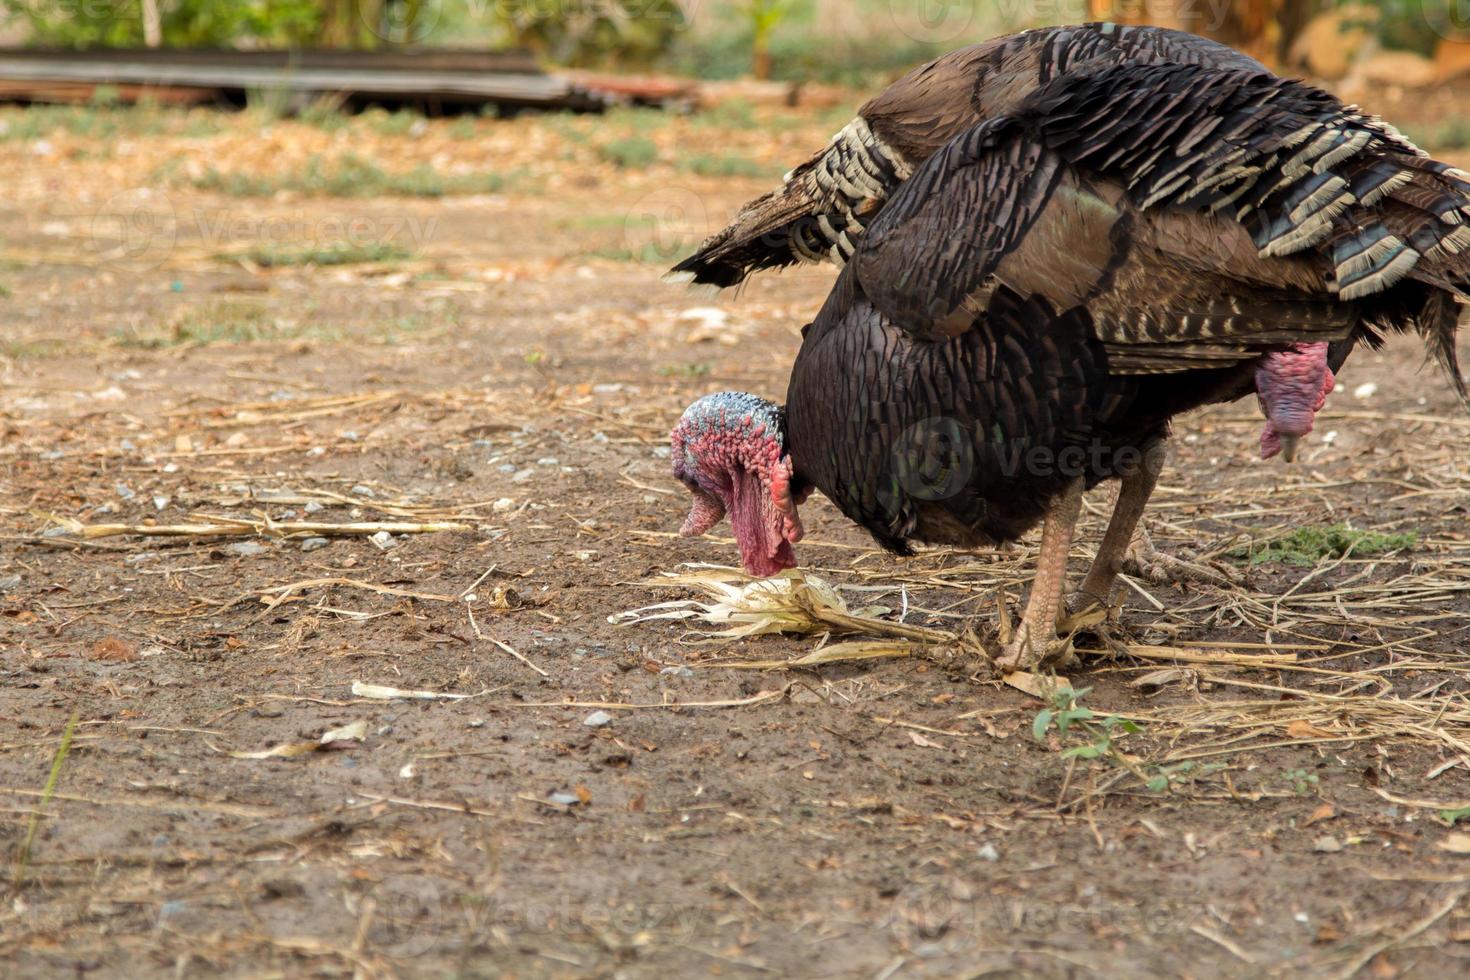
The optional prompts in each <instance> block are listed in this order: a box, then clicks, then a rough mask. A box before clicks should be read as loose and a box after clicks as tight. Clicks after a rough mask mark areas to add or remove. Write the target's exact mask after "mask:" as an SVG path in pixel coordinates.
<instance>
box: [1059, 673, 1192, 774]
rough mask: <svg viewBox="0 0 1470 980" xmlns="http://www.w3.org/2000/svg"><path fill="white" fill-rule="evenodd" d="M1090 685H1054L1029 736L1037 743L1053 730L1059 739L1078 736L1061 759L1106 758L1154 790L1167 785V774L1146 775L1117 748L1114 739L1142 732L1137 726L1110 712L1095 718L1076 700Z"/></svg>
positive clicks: (1063, 752) (1093, 714) (1089, 690)
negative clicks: (1075, 688) (1074, 687)
mask: <svg viewBox="0 0 1470 980" xmlns="http://www.w3.org/2000/svg"><path fill="white" fill-rule="evenodd" d="M1091 690H1092V688H1090V687H1084V688H1082V689H1081V690H1078V691H1074V690H1072V688H1070V687H1061V688H1057V690H1056V691H1055V692H1053V694H1052V697H1051V706H1050V707H1048V708H1043V709H1042V710H1041V711H1039V712H1037V714H1036V718H1035V719H1034V720H1033V721H1032V723H1031V736H1032V737H1033V738H1035V739H1036V740H1037V741H1038V742H1044V741H1046V736H1047V733H1048V732H1051V731H1053V730H1054V731H1055V732H1056V733H1057V736H1058V738H1059V739H1065V738H1067V737H1068V736H1074V737H1076V736H1080V737H1081V741H1079V742H1078V743H1077V744H1074V745H1070V746H1068V747H1067V748H1064V749H1063V750H1062V758H1064V759H1107V760H1109V761H1110V762H1112V763H1113V764H1114V765H1116V766H1119V767H1120V768H1123V769H1126V770H1128V771H1129V772H1131V773H1133V775H1135V776H1137V777H1138V779H1139V781H1140V782H1142V783H1144V784H1145V785H1146V786H1148V788H1149V789H1151V790H1153V791H1154V792H1162V791H1164V790H1166V789H1168V788H1169V777H1168V775H1167V774H1162V773H1160V774H1156V775H1154V776H1149V774H1148V773H1146V772H1144V771H1143V770H1142V769H1141V768H1139V766H1138V764H1137V763H1136V762H1134V761H1133V760H1132V759H1130V758H1128V757H1127V756H1126V755H1124V754H1123V752H1122V751H1120V750H1119V749H1118V746H1117V740H1118V738H1119V737H1120V736H1122V735H1133V734H1137V733H1138V732H1140V731H1142V730H1143V729H1141V728H1140V727H1139V726H1138V725H1136V724H1134V723H1133V722H1131V721H1129V720H1128V719H1126V718H1119V717H1118V716H1117V715H1109V716H1108V717H1106V718H1098V716H1097V714H1096V713H1095V712H1093V710H1092V709H1091V708H1084V707H1082V706H1081V705H1080V704H1079V703H1078V702H1079V701H1081V700H1082V698H1083V697H1085V696H1086V695H1087V694H1088V693H1089V692H1091Z"/></svg>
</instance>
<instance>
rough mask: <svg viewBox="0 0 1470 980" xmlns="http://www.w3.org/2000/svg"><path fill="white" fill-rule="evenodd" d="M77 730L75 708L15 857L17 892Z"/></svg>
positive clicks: (53, 757)
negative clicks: (39, 800) (37, 832)
mask: <svg viewBox="0 0 1470 980" xmlns="http://www.w3.org/2000/svg"><path fill="white" fill-rule="evenodd" d="M76 730H77V709H75V708H73V709H72V712H71V719H70V720H69V721H67V723H66V730H65V731H64V732H62V733H61V745H59V746H58V747H57V749H56V754H55V755H54V756H52V757H51V774H50V775H49V776H47V777H46V787H45V789H43V790H42V791H41V802H40V803H39V804H37V806H36V810H35V812H34V813H32V814H31V820H30V823H29V825H28V826H27V827H26V836H25V840H23V841H21V845H20V849H19V850H18V851H17V852H16V855H15V881H14V884H15V890H16V891H19V890H20V889H21V886H22V885H24V884H25V879H26V869H27V868H28V867H29V866H30V863H31V848H32V847H34V846H35V843H36V831H38V830H40V829H41V814H42V813H43V812H44V811H45V809H46V807H47V805H48V804H50V802H51V797H52V796H54V795H55V794H56V784H57V783H58V782H60V781H61V768H62V766H64V765H66V757H67V755H68V754H69V753H70V752H71V737H72V735H73V734H75V732H76Z"/></svg>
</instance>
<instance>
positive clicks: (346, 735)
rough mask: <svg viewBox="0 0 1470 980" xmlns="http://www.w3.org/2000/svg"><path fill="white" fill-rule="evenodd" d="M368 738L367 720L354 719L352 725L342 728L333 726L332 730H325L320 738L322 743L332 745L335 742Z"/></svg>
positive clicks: (359, 740)
mask: <svg viewBox="0 0 1470 980" xmlns="http://www.w3.org/2000/svg"><path fill="white" fill-rule="evenodd" d="M365 738H367V722H365V721H354V722H353V723H352V724H350V725H343V726H342V727H341V728H333V729H332V730H331V731H327V732H323V733H322V737H321V738H320V739H318V744H320V745H331V744H332V743H333V742H361V741H362V740H363V739H365Z"/></svg>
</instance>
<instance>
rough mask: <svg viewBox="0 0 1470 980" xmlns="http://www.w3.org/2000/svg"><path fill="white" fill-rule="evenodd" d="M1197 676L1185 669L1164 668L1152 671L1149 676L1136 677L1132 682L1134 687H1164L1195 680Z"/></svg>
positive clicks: (1131, 684)
mask: <svg viewBox="0 0 1470 980" xmlns="http://www.w3.org/2000/svg"><path fill="white" fill-rule="evenodd" d="M1195 676H1196V674H1195V672H1194V671H1192V670H1185V669H1184V668H1183V667H1164V668H1163V669H1161V670H1151V671H1149V672H1148V673H1147V674H1143V675H1142V676H1139V677H1135V678H1134V679H1133V680H1132V681H1131V682H1130V686H1132V687H1164V686H1165V685H1168V684H1180V683H1184V682H1187V681H1192V680H1194V678H1195Z"/></svg>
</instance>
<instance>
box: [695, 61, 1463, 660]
mask: <svg viewBox="0 0 1470 980" xmlns="http://www.w3.org/2000/svg"><path fill="white" fill-rule="evenodd" d="M1467 220H1470V174H1466V173H1465V172H1463V171H1460V170H1456V169H1454V168H1452V167H1449V166H1447V165H1445V164H1442V163H1439V162H1437V161H1435V160H1432V159H1430V158H1428V157H1427V156H1425V155H1424V154H1423V153H1422V152H1421V151H1419V150H1418V149H1417V148H1416V147H1414V146H1413V145H1412V144H1411V143H1409V142H1407V141H1406V140H1404V139H1403V137H1401V136H1400V135H1399V134H1398V133H1397V132H1396V131H1395V130H1393V129H1392V128H1391V127H1389V126H1387V125H1385V124H1382V123H1380V122H1378V121H1376V120H1373V119H1370V118H1367V117H1365V116H1363V115H1361V114H1359V113H1358V112H1357V111H1356V110H1354V109H1353V108H1351V107H1347V106H1344V105H1343V104H1342V103H1341V102H1339V101H1338V100H1337V99H1335V98H1333V97H1332V96H1331V95H1329V94H1327V93H1325V92H1323V91H1320V90H1318V89H1314V88H1312V87H1310V86H1307V85H1304V84H1302V83H1299V82H1295V81H1291V80H1286V79H1281V78H1278V77H1276V76H1274V75H1271V74H1269V73H1264V72H1260V71H1253V70H1248V69H1243V70H1221V69H1219V68H1216V67H1211V66H1202V65H1181V64H1164V65H1139V64H1121V65H1117V64H1113V65H1103V66H1098V67H1096V68H1090V69H1088V70H1082V71H1073V72H1069V73H1067V74H1065V75H1060V76H1058V77H1056V78H1054V79H1053V80H1051V81H1050V82H1048V83H1047V84H1045V85H1043V86H1041V87H1040V88H1038V89H1037V90H1036V91H1034V92H1033V93H1032V94H1030V95H1029V96H1027V97H1026V98H1024V99H1022V100H1020V101H1019V102H1017V103H1016V104H1015V105H1014V106H1012V107H1010V108H1009V109H1007V111H1006V112H1005V114H1003V115H998V116H996V117H994V118H991V119H989V120H986V121H983V122H980V123H978V124H976V125H973V126H971V127H970V128H968V129H966V130H965V131H963V132H962V133H960V134H958V135H957V136H955V137H954V138H953V139H952V140H950V142H948V143H947V144H945V146H944V147H942V148H941V149H940V150H939V151H938V152H936V153H934V154H932V155H931V156H930V157H929V158H928V160H927V161H925V162H924V163H923V164H922V165H920V166H918V167H917V168H916V169H915V171H914V173H913V174H912V175H911V176H910V177H909V178H908V179H907V180H906V181H905V182H904V183H903V184H902V186H901V187H900V188H899V189H898V191H897V192H896V193H895V194H894V196H893V197H892V199H891V200H890V201H889V203H888V204H887V205H886V206H885V207H884V208H883V209H882V211H881V212H880V213H879V214H878V215H877V217H876V218H875V219H874V220H873V221H872V222H871V224H870V225H869V227H868V229H867V231H866V233H865V234H864V235H863V236H862V238H861V239H860V240H859V241H858V242H857V243H855V247H854V249H853V252H852V255H851V260H850V261H849V262H848V263H847V264H846V267H845V269H844V270H843V272H842V274H841V275H840V276H839V277H838V280H837V283H836V285H835V287H834V288H833V290H832V292H831V294H830V296H829V297H828V299H827V301H826V303H825V304H824V306H823V307H822V309H821V311H820V312H819V313H818V315H817V317H816V319H815V320H814V321H813V322H812V323H811V324H810V325H809V326H808V327H807V328H806V329H805V330H804V332H803V334H804V336H803V341H802V346H801V350H800V353H799V354H798V356H797V359H796V363H795V365H794V367H793V369H792V374H791V379H790V383H789V387H788V390H787V398H786V405H785V406H784V407H777V406H775V405H773V404H771V403H769V402H765V401H763V400H761V399H758V398H756V397H754V396H751V395H744V394H735V393H722V394H717V395H710V396H706V397H705V398H702V399H700V400H699V401H697V402H695V403H694V404H693V405H691V406H690V407H689V409H688V410H687V411H686V412H685V413H684V415H683V417H682V418H681V419H680V421H679V423H678V425H677V426H676V427H675V429H674V431H673V433H672V462H673V471H674V476H675V477H676V478H677V479H679V480H680V481H681V482H683V483H684V484H685V485H686V486H687V487H688V488H689V490H690V491H691V492H692V493H693V495H694V506H693V509H692V511H691V513H690V515H689V519H688V520H687V521H686V522H685V525H684V528H683V532H684V533H686V534H696V533H701V532H702V531H704V530H707V529H708V528H710V527H712V526H713V525H714V523H715V522H717V521H718V520H720V518H721V517H722V516H723V515H725V514H728V515H729V517H730V520H731V525H732V529H733V531H734V535H735V538H736V541H737V542H738V545H739V548H740V552H741V556H742V560H743V562H744V564H745V566H746V568H747V570H749V571H750V572H752V573H753V574H762V575H764V574H770V573H772V572H774V571H776V570H779V569H781V568H786V567H791V566H792V565H793V564H794V562H795V554H794V552H793V549H792V545H793V544H795V543H796V542H797V541H799V540H800V537H801V530H802V528H801V520H800V516H799V513H798V510H797V508H798V505H799V504H800V503H801V501H802V500H803V498H804V497H805V495H806V494H808V493H810V492H811V491H812V490H814V489H815V490H820V491H821V492H822V493H824V494H825V495H826V496H827V497H828V498H829V499H831V500H832V501H833V503H834V504H836V506H837V507H838V508H839V509H840V510H841V511H842V512H843V513H844V514H846V515H847V516H848V517H849V518H851V519H852V520H854V521H856V522H857V523H858V524H860V525H862V526H863V527H864V528H866V529H867V530H868V531H869V532H870V533H871V534H872V535H873V537H874V538H875V539H876V540H877V541H878V542H879V543H880V544H882V545H883V546H885V547H886V548H889V549H891V550H892V551H895V552H898V553H905V552H907V551H908V550H909V549H910V546H911V543H912V542H916V541H922V542H931V543H938V544H950V545H957V546H965V547H974V546H983V545H988V544H994V543H999V542H1005V541H1011V540H1014V539H1016V538H1017V537H1018V536H1020V535H1021V534H1023V533H1025V532H1026V531H1028V530H1029V529H1030V528H1032V527H1034V526H1035V525H1036V524H1038V523H1040V524H1041V525H1042V537H1041V546H1040V553H1039V558H1038V563H1037V572H1036V577H1035V580H1034V582H1033V584H1032V587H1031V592H1030V596H1029V598H1028V600H1027V604H1026V608H1025V612H1024V614H1023V617H1022V620H1021V623H1020V625H1019V626H1018V628H1017V629H1016V631H1015V632H1014V634H1013V636H1012V638H1011V641H1010V642H1009V643H1008V644H1007V645H1006V647H1005V648H1004V650H1003V651H1002V652H1001V656H1000V658H999V660H1000V662H1001V664H1002V665H1003V666H1005V667H1009V668H1029V667H1033V666H1035V665H1036V664H1038V663H1040V662H1041V661H1043V660H1044V659H1046V658H1048V657H1049V656H1051V655H1053V654H1054V653H1056V652H1058V650H1059V648H1060V647H1061V643H1060V641H1059V640H1058V637H1057V630H1056V624H1057V618H1058V613H1059V612H1060V610H1061V608H1062V593H1063V589H1064V584H1065V579H1066V565H1067V555H1068V551H1069V549H1070V546H1071V543H1072V536H1073V528H1074V525H1075V523H1076V520H1077V517H1078V513H1079V508H1080V502H1081V496H1082V493H1083V491H1084V490H1085V489H1086V488H1088V487H1090V486H1093V485H1095V484H1098V483H1100V482H1103V481H1106V480H1113V479H1117V480H1118V481H1120V490H1119V492H1118V497H1117V503H1116V505H1115V507H1114V510H1113V513H1112V517H1111V520H1110V522H1109V524H1108V527H1107V530H1106V532H1105V533H1104V535H1103V539H1102V542H1101V544H1100V545H1099V547H1098V550H1097V555H1096V558H1095V560H1094V562H1093V564H1092V566H1091V569H1090V570H1089V572H1088V574H1087V576H1086V578H1085V579H1084V580H1083V582H1082V584H1081V587H1080V590H1079V600H1080V601H1082V602H1104V603H1105V602H1106V601H1107V600H1108V598H1109V596H1110V594H1111V591H1112V587H1113V585H1114V582H1115V579H1116V576H1117V573H1118V571H1119V568H1120V565H1121V562H1122V556H1123V554H1124V552H1125V549H1126V548H1127V546H1128V542H1129V540H1130V537H1131V535H1132V533H1133V531H1134V529H1135V527H1136V526H1137V524H1138V522H1139V519H1140V517H1141V515H1142V513H1143V510H1144V507H1145V505H1146V503H1147V501H1148V498H1149V496H1150V494H1151V493H1152V491H1153V488H1154V485H1155V482H1156V481H1157V479H1158V475H1159V470H1160V468H1161V466H1162V463H1163V447H1164V440H1165V438H1166V436H1167V434H1168V431H1169V425H1170V419H1171V418H1172V417H1173V416H1174V415H1176V414H1178V413H1180V412H1185V411H1188V410H1191V409H1194V408H1197V407H1199V406H1202V405H1205V404H1208V403H1211V402H1217V401H1223V400H1230V399H1234V398H1238V397H1241V396H1242V395H1244V394H1247V393H1249V392H1250V391H1252V390H1253V389H1254V390H1257V391H1258V392H1260V393H1261V394H1262V397H1263V398H1267V399H1270V401H1271V405H1270V406H1269V408H1270V411H1271V413H1272V417H1273V419H1280V420H1281V421H1282V422H1283V424H1285V425H1287V426H1288V427H1289V426H1290V424H1292V422H1291V420H1293V419H1299V418H1301V417H1302V416H1303V415H1310V413H1311V411H1312V410H1313V409H1314V406H1315V405H1316V404H1318V403H1319V399H1320V398H1321V397H1322V396H1323V388H1324V386H1325V382H1326V377H1327V375H1326V374H1325V373H1324V365H1323V363H1322V359H1323V352H1324V351H1325V350H1326V348H1325V347H1324V346H1322V345H1329V344H1338V345H1348V346H1351V345H1353V344H1357V343H1367V344H1377V343H1378V342H1379V341H1380V336H1381V334H1382V333H1383V332H1385V331H1394V332H1415V333H1417V334H1418V335H1419V336H1420V337H1421V338H1422V340H1423V342H1424V344H1425V345H1426V348H1427V350H1428V351H1429V352H1430V353H1431V354H1432V355H1433V356H1434V357H1435V358H1436V359H1437V360H1438V361H1439V362H1440V363H1441V364H1442V365H1443V367H1444V368H1445V369H1446V371H1447V373H1448V375H1449V377H1450V379H1451V383H1452V385H1453V386H1454V388H1455V390H1456V392H1457V393H1458V394H1459V395H1460V397H1461V399H1462V400H1463V399H1464V398H1465V389H1464V385H1463V383H1462V382H1461V380H1460V376H1459V370H1458V366H1457V364H1456V356H1455V346H1454V342H1455V333H1456V329H1457V326H1458V319H1459V309H1460V303H1459V300H1460V299H1462V298H1464V297H1465V296H1466V292H1465V291H1466V289H1467V287H1470V254H1465V253H1464V250H1465V249H1466V248H1467V247H1470V223H1467Z"/></svg>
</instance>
